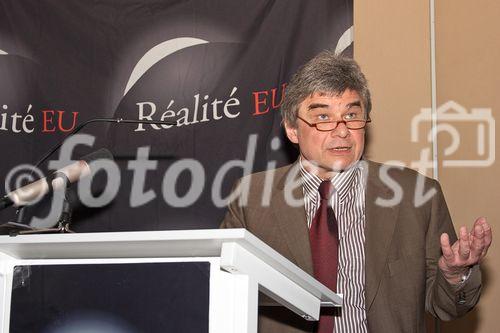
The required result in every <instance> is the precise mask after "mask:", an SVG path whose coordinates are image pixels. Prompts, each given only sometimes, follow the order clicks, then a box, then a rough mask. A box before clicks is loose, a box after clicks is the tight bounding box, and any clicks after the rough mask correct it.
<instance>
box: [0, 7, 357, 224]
mask: <svg viewBox="0 0 500 333" xmlns="http://www.w3.org/2000/svg"><path fill="white" fill-rule="evenodd" d="M352 21H353V20H352V0H351V1H342V0H321V1H319V0H318V1H285V0H283V1H269V0H266V1H233V0H227V1H203V0H200V1H164V0H161V1H154V0H150V1H140V2H137V1H129V0H119V1H118V0H102V1H81V0H78V1H76V0H66V1H49V0H42V1H40V0H36V1H27V0H21V1H19V0H3V1H2V2H1V3H0V149H1V154H2V155H1V156H2V157H1V161H2V162H1V165H0V180H2V181H3V180H4V179H5V180H6V181H7V183H6V188H5V189H1V192H2V194H3V193H6V192H8V191H9V190H11V189H13V188H16V186H17V185H19V184H18V183H19V182H16V179H18V178H17V176H16V175H15V174H16V172H17V174H19V173H21V172H22V168H21V167H19V166H20V165H22V164H33V163H34V162H35V161H37V160H38V159H39V158H40V157H41V156H42V155H43V154H44V153H45V152H46V151H48V150H49V148H50V147H51V146H53V145H54V144H55V143H57V142H58V141H60V140H62V139H63V138H64V137H65V136H66V135H67V134H68V133H69V132H70V131H71V130H72V129H74V128H75V126H77V125H78V124H81V123H82V122H84V121H86V120H89V119H92V118H95V117H118V118H127V119H140V120H176V121H177V126H165V125H146V124H144V125H141V124H135V125H132V124H108V123H94V124H91V125H89V126H87V127H85V129H84V130H83V131H82V133H86V134H90V135H92V136H93V137H95V142H93V144H92V145H88V144H79V145H76V147H75V149H74V150H73V151H72V157H73V158H74V159H77V158H78V157H79V156H82V155H84V154H86V153H88V152H89V151H93V150H96V149H98V148H100V147H107V148H108V149H110V150H111V151H112V152H113V154H114V156H115V159H116V162H117V165H118V172H116V173H118V177H119V179H118V181H119V186H118V189H117V191H116V193H114V192H113V191H110V193H108V196H109V197H110V200H109V202H107V203H106V204H105V205H101V206H99V207H93V208H88V207H85V206H81V207H75V210H74V212H73V225H72V228H73V229H75V230H76V231H112V230H113V231H119V230H156V229H189V228H199V227H203V228H211V227H217V226H218V224H219V222H220V221H221V219H222V217H223V215H224V213H225V208H224V202H225V201H226V200H225V199H226V197H227V195H228V194H229V192H230V189H231V186H232V184H233V183H234V181H235V180H236V179H237V178H239V177H241V176H242V175H243V174H244V173H250V172H256V171H261V170H265V169H266V168H273V167H276V166H281V165H284V164H287V163H289V162H290V161H293V160H294V159H295V158H296V155H297V152H296V150H295V149H294V147H292V146H291V145H289V144H288V143H287V140H286V138H285V137H284V135H283V132H282V129H281V125H280V123H281V116H280V114H279V106H280V103H281V101H282V98H283V89H284V88H285V87H286V84H287V82H288V80H289V78H290V76H291V74H292V73H293V72H294V71H295V70H296V69H297V68H298V67H299V66H300V65H301V64H303V63H304V62H305V61H307V60H308V59H310V58H311V57H313V56H314V55H315V54H317V53H318V52H319V51H321V50H323V49H326V48H329V49H337V51H339V52H341V51H343V52H344V53H347V54H350V53H351V52H352V51H351V50H352V49H351V48H352V44H351V43H350V42H351V41H350V32H351V30H350V28H351V26H352ZM349 45H351V46H349ZM138 155H139V157H138ZM57 157H58V153H56V154H55V156H53V157H52V159H57ZM141 160H142V162H141ZM16 167H19V168H18V169H17V170H14V171H13V169H14V168H16ZM47 169H48V165H47V164H46V163H45V164H44V165H43V166H42V170H43V171H42V172H43V174H47V172H48V171H47ZM52 171H53V170H52ZM110 177H111V176H110V175H109V174H108V175H107V176H102V177H100V178H99V177H97V178H95V179H94V184H93V186H94V187H99V186H101V187H105V180H106V179H107V178H108V179H109V178H110ZM114 177H116V175H114ZM101 181H102V184H96V183H100V182H101ZM179 198H180V199H183V200H179ZM45 201H46V202H50V199H48V198H47V199H46V200H45ZM180 201H182V202H180ZM179 202H180V203H179ZM77 206H78V205H77ZM44 207H45V208H44ZM28 211H29V214H26V216H25V222H26V223H27V222H28V221H29V220H30V218H31V216H33V215H35V216H41V217H43V216H44V215H46V214H47V211H48V208H47V205H42V204H38V205H37V206H33V207H30V209H29V210H28ZM14 215H15V214H14V209H7V210H4V211H2V212H0V222H7V221H11V220H13V219H14V217H15V216H14Z"/></svg>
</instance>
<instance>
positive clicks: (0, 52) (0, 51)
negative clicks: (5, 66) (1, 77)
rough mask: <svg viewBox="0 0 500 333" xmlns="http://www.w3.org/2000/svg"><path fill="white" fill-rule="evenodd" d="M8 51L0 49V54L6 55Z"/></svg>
mask: <svg viewBox="0 0 500 333" xmlns="http://www.w3.org/2000/svg"><path fill="white" fill-rule="evenodd" d="M7 54H8V53H7V52H5V51H4V50H0V55H7Z"/></svg>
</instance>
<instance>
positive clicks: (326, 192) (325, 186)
mask: <svg viewBox="0 0 500 333" xmlns="http://www.w3.org/2000/svg"><path fill="white" fill-rule="evenodd" d="M318 192H319V196H320V197H321V199H323V200H329V199H330V197H331V196H332V194H333V185H332V182H331V181H329V180H323V181H322V182H321V184H320V185H319V189H318Z"/></svg>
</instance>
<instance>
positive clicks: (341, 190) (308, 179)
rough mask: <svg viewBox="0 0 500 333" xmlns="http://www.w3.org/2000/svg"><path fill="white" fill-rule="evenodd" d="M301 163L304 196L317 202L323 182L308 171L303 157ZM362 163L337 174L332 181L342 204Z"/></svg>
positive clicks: (335, 192) (357, 163)
mask: <svg viewBox="0 0 500 333" xmlns="http://www.w3.org/2000/svg"><path fill="white" fill-rule="evenodd" d="M299 163H300V176H301V179H302V186H303V187H304V194H305V195H306V196H307V197H308V198H309V199H311V200H313V201H316V198H317V195H318V188H319V185H320V184H321V182H322V181H323V180H322V179H321V178H319V177H318V176H316V175H315V174H312V173H310V172H308V171H307V170H306V168H305V167H304V164H303V163H302V157H300V159H299ZM361 165H362V163H359V162H356V164H355V165H353V166H352V167H350V168H349V169H347V170H344V171H342V172H339V173H337V174H336V175H335V176H334V177H333V179H332V180H331V182H332V184H333V188H334V192H333V193H334V194H336V195H338V198H339V200H340V202H343V201H344V199H345V197H346V196H347V194H348V193H349V189H350V188H351V187H352V186H353V185H354V183H355V179H356V175H357V174H358V171H359V169H360V168H361Z"/></svg>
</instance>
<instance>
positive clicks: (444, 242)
mask: <svg viewBox="0 0 500 333" xmlns="http://www.w3.org/2000/svg"><path fill="white" fill-rule="evenodd" d="M440 241H441V251H442V252H443V257H444V259H445V260H446V261H447V262H453V257H454V255H453V250H452V249H451V245H450V237H449V236H448V234H447V233H443V234H441V238H440Z"/></svg>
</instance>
